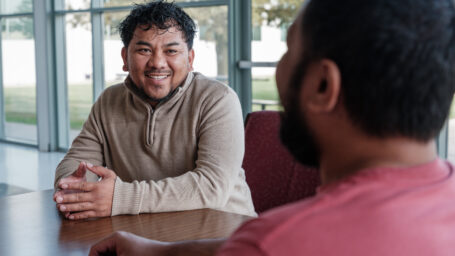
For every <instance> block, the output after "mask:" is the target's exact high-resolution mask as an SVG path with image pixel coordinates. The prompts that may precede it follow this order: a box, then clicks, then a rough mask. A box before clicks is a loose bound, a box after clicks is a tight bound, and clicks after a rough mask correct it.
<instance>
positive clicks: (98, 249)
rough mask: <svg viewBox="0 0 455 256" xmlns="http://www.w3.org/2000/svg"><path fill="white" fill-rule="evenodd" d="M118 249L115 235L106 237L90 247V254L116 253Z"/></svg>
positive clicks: (92, 255) (93, 255) (94, 255)
mask: <svg viewBox="0 0 455 256" xmlns="http://www.w3.org/2000/svg"><path fill="white" fill-rule="evenodd" d="M115 250H116V240H115V237H114V236H113V235H111V236H109V237H107V238H104V239H103V240H101V241H99V242H98V243H96V244H94V245H93V246H92V248H90V253H89V256H98V255H104V254H106V253H114V252H115Z"/></svg>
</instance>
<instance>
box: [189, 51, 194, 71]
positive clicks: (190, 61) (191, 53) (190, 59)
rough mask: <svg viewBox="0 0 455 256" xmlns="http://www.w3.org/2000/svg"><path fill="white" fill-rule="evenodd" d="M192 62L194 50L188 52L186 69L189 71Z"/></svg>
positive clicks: (191, 69)
mask: <svg viewBox="0 0 455 256" xmlns="http://www.w3.org/2000/svg"><path fill="white" fill-rule="evenodd" d="M193 61H194V49H191V50H190V51H189V52H188V67H189V70H190V71H193Z"/></svg>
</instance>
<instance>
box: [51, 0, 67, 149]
mask: <svg viewBox="0 0 455 256" xmlns="http://www.w3.org/2000/svg"><path fill="white" fill-rule="evenodd" d="M55 4H56V5H58V4H62V5H63V0H57V1H55ZM54 42H55V53H54V54H55V68H54V70H55V81H56V85H57V86H56V93H57V97H56V98H57V116H58V119H57V120H58V125H57V127H58V146H59V149H67V148H68V147H69V129H70V121H69V111H68V80H67V67H66V66H67V65H66V37H65V16H64V15H56V16H55V34H54Z"/></svg>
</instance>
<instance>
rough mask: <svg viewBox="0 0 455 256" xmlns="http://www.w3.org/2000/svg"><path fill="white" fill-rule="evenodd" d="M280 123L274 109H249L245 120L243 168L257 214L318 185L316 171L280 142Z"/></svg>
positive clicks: (297, 198) (299, 196)
mask: <svg viewBox="0 0 455 256" xmlns="http://www.w3.org/2000/svg"><path fill="white" fill-rule="evenodd" d="M280 122H281V119H280V114H279V112H277V111H258V112H252V113H250V114H248V116H247V118H246V121H245V157H244V159H243V168H244V169H245V175H246V181H247V183H248V185H249V186H250V189H251V194H252V197H253V204H254V207H255V209H256V212H258V213H260V212H263V211H266V210H268V209H270V208H273V207H277V206H280V205H283V204H286V203H290V202H294V201H297V200H299V199H302V198H305V197H308V196H312V195H314V194H315V192H316V187H317V186H319V184H320V178H319V172H318V171H317V170H316V169H313V168H309V167H305V166H303V165H301V164H299V163H298V162H297V161H296V160H295V159H294V157H293V156H292V155H291V154H290V153H289V151H288V150H287V149H286V148H285V147H284V146H283V145H282V144H281V141H280V138H279V129H280Z"/></svg>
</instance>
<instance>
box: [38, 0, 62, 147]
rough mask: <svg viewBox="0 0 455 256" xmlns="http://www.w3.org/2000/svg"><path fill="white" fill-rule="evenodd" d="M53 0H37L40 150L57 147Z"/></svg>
mask: <svg viewBox="0 0 455 256" xmlns="http://www.w3.org/2000/svg"><path fill="white" fill-rule="evenodd" d="M51 9H52V3H51V0H45V1H43V0H34V4H33V10H34V12H33V13H34V16H33V18H34V37H35V56H36V57H35V65H36V67H35V69H36V115H37V116H36V119H37V120H36V121H37V135H38V136H37V138H38V148H39V150H40V151H55V150H56V149H57V113H56V109H57V108H56V101H55V98H56V97H55V83H54V76H53V68H54V66H53V63H54V62H53V59H54V58H53V52H52V51H53V48H54V47H53V44H52V17H49V16H48V15H47V14H48V13H51Z"/></svg>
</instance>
